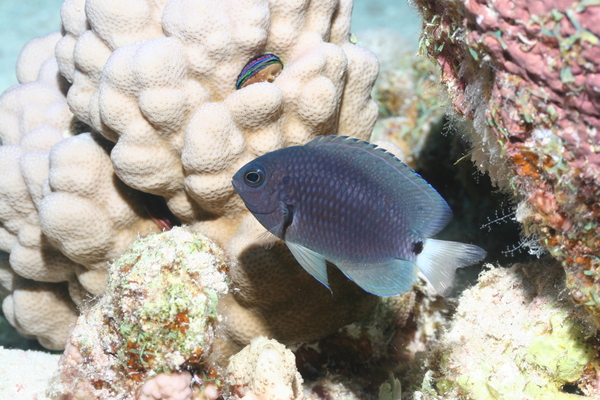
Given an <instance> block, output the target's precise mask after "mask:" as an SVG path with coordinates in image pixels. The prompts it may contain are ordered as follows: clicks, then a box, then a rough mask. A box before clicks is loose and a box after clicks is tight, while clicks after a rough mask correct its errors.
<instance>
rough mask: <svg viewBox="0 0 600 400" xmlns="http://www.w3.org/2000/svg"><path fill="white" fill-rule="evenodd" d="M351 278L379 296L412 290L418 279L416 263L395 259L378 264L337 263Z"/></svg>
mask: <svg viewBox="0 0 600 400" xmlns="http://www.w3.org/2000/svg"><path fill="white" fill-rule="evenodd" d="M336 266H337V267H338V268H339V269H340V271H342V272H343V273H344V275H346V276H347V277H348V278H349V279H350V280H352V281H354V282H355V283H356V284H357V285H358V286H360V287H361V288H363V289H364V290H366V291H367V292H369V293H373V294H375V295H377V296H394V295H397V294H402V293H406V292H408V291H410V290H412V287H413V285H414V284H415V282H416V280H417V275H416V271H415V264H413V263H411V262H410V261H404V260H397V259H393V260H390V261H384V262H380V263H376V264H355V263H342V262H340V263H337V264H336Z"/></svg>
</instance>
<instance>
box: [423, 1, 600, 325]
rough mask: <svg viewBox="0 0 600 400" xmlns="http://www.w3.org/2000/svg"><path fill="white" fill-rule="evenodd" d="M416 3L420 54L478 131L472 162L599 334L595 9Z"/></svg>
mask: <svg viewBox="0 0 600 400" xmlns="http://www.w3.org/2000/svg"><path fill="white" fill-rule="evenodd" d="M415 3H416V4H417V6H418V7H419V8H420V10H421V13H422V15H423V18H424V36H423V38H422V40H421V45H422V50H423V51H425V52H427V53H428V54H429V55H430V56H431V57H433V58H435V59H436V60H437V61H438V63H439V64H440V66H441V68H442V81H443V82H444V83H445V84H446V86H447V87H448V90H449V93H450V95H451V97H452V100H453V104H454V109H455V111H456V112H457V113H458V114H459V115H463V116H465V117H466V118H468V119H470V120H472V121H473V126H474V128H475V129H474V131H473V134H472V135H471V136H472V140H473V142H474V144H475V150H474V152H473V158H474V160H475V161H476V163H477V164H478V166H479V167H480V168H481V169H482V170H486V171H488V172H489V173H490V176H491V177H492V179H493V180H495V181H496V182H497V183H498V184H499V185H500V186H501V187H503V188H505V189H508V190H509V191H512V192H513V193H514V194H515V195H516V198H517V199H518V201H519V205H518V212H517V216H518V219H519V221H520V222H522V223H523V224H524V227H525V233H526V234H530V235H534V236H537V237H539V239H540V241H541V243H542V244H543V245H544V246H545V247H546V248H547V249H548V250H549V251H550V253H551V254H552V255H553V256H554V257H556V258H557V259H559V260H561V261H562V262H563V266H564V268H565V271H566V273H567V282H568V287H569V289H570V290H571V294H572V297H573V299H574V300H576V301H577V302H578V303H580V304H583V305H584V306H585V307H586V308H587V309H588V310H589V311H590V313H591V315H592V316H593V318H594V319H595V321H596V324H597V325H599V326H600V258H599V257H598V254H599V253H600V250H599V249H600V205H599V203H598V198H599V197H600V182H599V180H598V176H599V175H600V137H599V136H598V134H597V132H598V129H599V128H600V96H599V95H598V92H599V91H600V81H599V80H598V76H600V75H599V74H600V57H599V56H598V54H599V52H598V49H599V48H600V47H599V46H600V29H599V26H598V23H597V15H598V13H600V6H598V5H597V4H596V3H588V2H569V1H567V2H558V3H557V2H550V1H548V2H535V3H532V2H518V3H515V2H511V1H489V0H476V1H468V2H466V1H460V0H445V1H429V0H419V1H416V2H415Z"/></svg>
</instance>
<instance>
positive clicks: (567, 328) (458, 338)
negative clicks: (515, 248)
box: [414, 260, 600, 400]
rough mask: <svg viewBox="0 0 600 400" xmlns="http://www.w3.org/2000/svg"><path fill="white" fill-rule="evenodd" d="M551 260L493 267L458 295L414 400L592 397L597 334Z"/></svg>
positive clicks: (599, 367) (598, 362)
mask: <svg viewBox="0 0 600 400" xmlns="http://www.w3.org/2000/svg"><path fill="white" fill-rule="evenodd" d="M564 282H565V276H564V273H563V272H562V270H561V268H560V267H559V265H558V263H557V262H556V261H554V260H545V261H544V260H541V261H538V262H534V263H530V264H524V265H520V264H517V265H514V266H513V267H512V268H510V269H508V268H494V269H491V270H488V271H486V272H484V273H483V274H482V275H481V276H480V278H479V283H478V284H477V285H476V286H475V287H473V288H471V289H468V290H466V291H465V292H464V294H463V296H462V297H461V299H460V302H459V306H458V308H457V311H456V315H455V318H454V320H453V323H452V325H451V327H450V328H449V330H448V331H447V332H446V333H445V334H444V335H443V336H442V337H441V339H440V342H439V344H438V345H437V348H436V349H435V350H434V351H433V352H432V353H430V354H429V355H428V356H427V357H428V359H427V361H426V363H425V364H426V365H427V366H428V368H429V370H428V371H427V373H426V374H425V378H424V379H423V382H422V385H421V389H420V390H418V391H417V392H416V393H415V394H414V398H415V399H423V400H425V399H449V400H450V399H457V398H460V399H475V400H479V399H482V400H483V399H486V400H488V399H498V400H501V399H517V398H518V399H531V400H535V399H556V400H568V399H580V400H584V399H592V398H598V396H600V390H599V385H598V383H599V381H600V375H599V373H598V371H600V356H599V353H598V350H599V346H598V341H597V332H595V328H594V327H593V326H591V325H590V324H589V323H588V322H586V321H587V317H586V315H585V313H584V312H583V310H582V309H581V308H577V307H576V306H574V305H573V303H572V302H571V301H570V299H569V298H568V296H567V295H566V288H565V284H564Z"/></svg>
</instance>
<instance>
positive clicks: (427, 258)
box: [416, 239, 486, 296]
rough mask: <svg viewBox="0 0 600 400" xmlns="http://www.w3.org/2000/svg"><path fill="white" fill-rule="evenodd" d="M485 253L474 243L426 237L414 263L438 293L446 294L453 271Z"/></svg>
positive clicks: (478, 258)
mask: <svg viewBox="0 0 600 400" xmlns="http://www.w3.org/2000/svg"><path fill="white" fill-rule="evenodd" d="M485 255H486V253H485V250H483V249H482V248H481V247H478V246H475V245H474V244H466V243H459V242H448V241H445V240H436V239H427V240H425V242H424V246H423V251H422V252H421V253H420V254H419V255H418V256H417V262H416V264H417V268H419V270H420V271H421V272H422V273H423V275H425V277H426V278H427V280H428V281H429V283H431V284H432V285H433V287H434V288H435V290H436V291H437V292H438V294H440V295H442V296H446V295H447V294H448V293H450V290H451V289H452V284H453V283H454V271H456V269H457V268H461V267H466V266H467V265H471V264H475V263H477V262H479V261H481V260H483V259H484V257H485Z"/></svg>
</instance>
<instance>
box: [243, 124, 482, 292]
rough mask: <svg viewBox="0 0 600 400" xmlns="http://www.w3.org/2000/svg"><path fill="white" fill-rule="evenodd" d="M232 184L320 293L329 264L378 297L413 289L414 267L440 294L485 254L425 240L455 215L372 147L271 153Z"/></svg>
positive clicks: (329, 142)
mask: <svg viewBox="0 0 600 400" xmlns="http://www.w3.org/2000/svg"><path fill="white" fill-rule="evenodd" d="M233 185H234V187H235V189H236V190H237V192H238V193H239V194H240V196H241V197H242V199H243V200H244V203H245V204H246V206H247V207H248V209H249V210H250V211H251V212H252V213H253V215H254V216H255V217H256V218H257V219H258V221H259V222H260V223H261V224H262V225H263V226H264V227H265V228H267V229H268V230H269V231H270V232H271V233H272V234H274V235H275V236H277V237H279V238H281V239H283V240H285V242H286V244H287V245H288V247H289V248H290V250H291V251H292V253H293V254H294V256H295V257H296V259H297V260H298V262H299V263H300V264H301V265H302V266H303V267H304V268H305V269H306V270H307V271H308V272H309V273H311V274H312V275H313V276H314V277H315V278H316V279H318V280H319V281H320V282H322V283H323V284H324V285H326V286H328V280H327V269H326V264H325V261H329V262H331V263H333V264H335V265H336V266H337V267H338V268H339V269H340V270H341V271H342V272H343V273H344V274H345V275H346V276H347V277H348V278H350V279H351V280H353V281H354V282H356V283H357V284H358V285H359V286H361V287H362V288H363V289H364V290H366V291H368V292H371V293H374V294H377V295H380V296H389V295H395V294H400V293H404V292H406V291H409V290H410V289H411V288H412V286H413V284H414V282H415V280H416V274H415V266H416V267H418V268H419V269H420V270H421V271H422V272H423V274H424V275H425V276H426V277H427V278H428V280H429V281H430V282H431V283H432V284H433V286H434V287H435V288H436V290H438V292H441V293H446V292H447V291H448V289H449V288H450V287H451V284H452V281H453V277H454V270H455V269H456V268H458V267H461V266H465V265H469V264H472V263H475V262H477V261H479V260H481V259H482V258H483V257H484V256H485V252H484V251H483V250H482V249H480V248H479V247H477V246H474V245H469V244H463V243H457V242H447V241H440V240H435V239H430V237H431V236H433V235H435V234H436V233H437V232H439V231H440V230H441V229H442V228H443V227H444V226H445V225H446V224H447V223H448V221H449V220H450V218H451V216H452V212H451V210H450V208H449V207H448V205H447V203H446V202H445V201H444V199H443V198H442V197H441V196H440V195H439V194H438V193H437V192H436V191H435V190H434V189H433V188H432V187H431V186H430V185H429V184H428V183H427V182H425V181H424V180H423V179H422V178H421V177H420V176H419V175H418V174H416V173H415V172H414V171H412V170H411V169H410V168H409V167H408V166H406V165H405V164H403V163H402V162H400V161H399V160H398V159H396V158H395V157H394V156H393V155H392V154H391V153H389V152H387V151H385V150H383V149H381V148H378V147H376V146H374V145H372V144H370V143H368V142H363V141H359V140H357V139H349V138H346V137H340V136H327V137H320V138H317V139H315V140H313V141H312V142H310V143H308V144H306V145H304V146H293V147H288V148H285V149H281V150H277V151H274V152H271V153H268V154H265V155H263V156H261V157H259V158H257V159H256V160H254V161H252V162H250V163H248V164H247V165H245V166H244V167H243V168H241V169H240V170H239V171H238V172H237V173H236V174H235V176H234V177H233Z"/></svg>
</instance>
